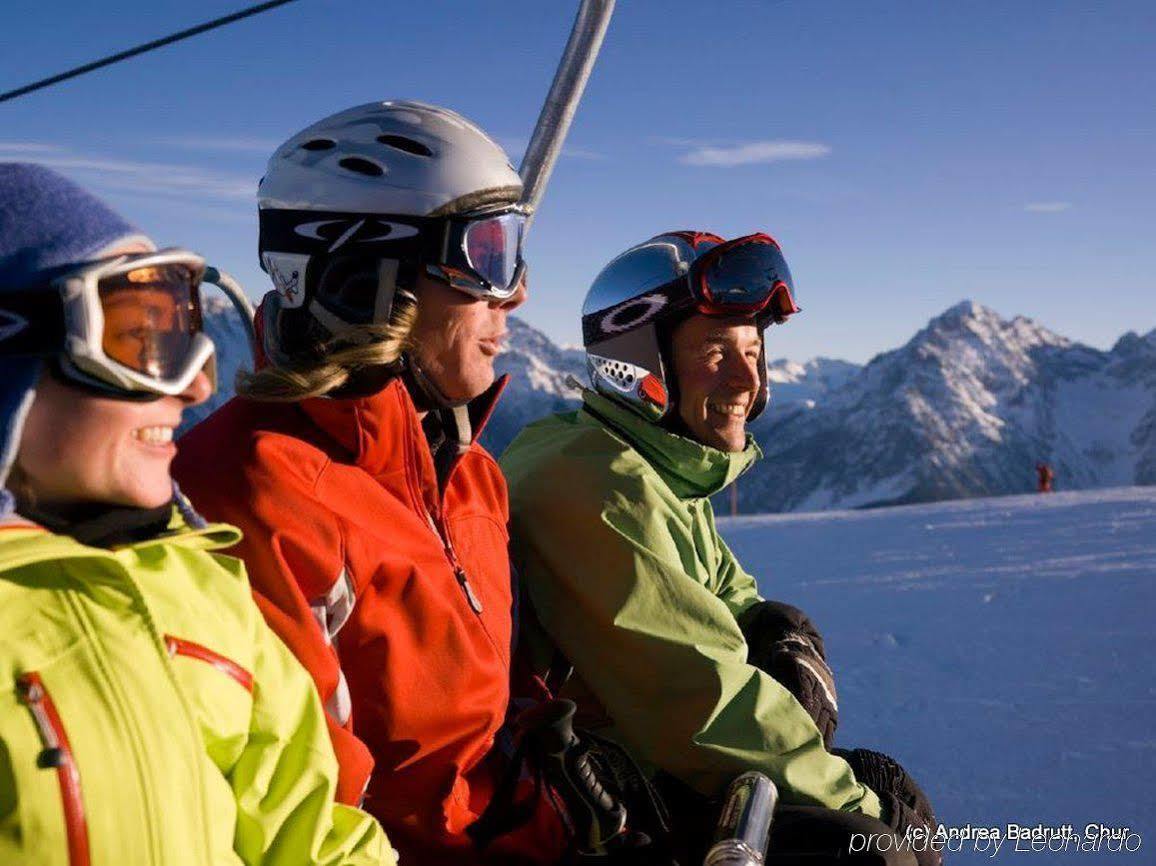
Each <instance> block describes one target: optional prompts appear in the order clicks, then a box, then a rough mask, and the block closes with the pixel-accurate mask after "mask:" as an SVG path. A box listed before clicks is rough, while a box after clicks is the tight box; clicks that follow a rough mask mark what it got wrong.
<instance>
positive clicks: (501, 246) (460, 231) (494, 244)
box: [426, 210, 526, 301]
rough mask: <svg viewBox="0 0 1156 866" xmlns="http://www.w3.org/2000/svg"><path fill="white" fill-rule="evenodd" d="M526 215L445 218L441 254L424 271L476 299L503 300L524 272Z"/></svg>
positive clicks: (511, 293)
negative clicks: (523, 255)
mask: <svg viewBox="0 0 1156 866" xmlns="http://www.w3.org/2000/svg"><path fill="white" fill-rule="evenodd" d="M525 232H526V214H525V213H523V212H522V211H520V210H509V211H505V212H503V213H498V214H491V215H483V216H474V217H466V218H457V217H451V218H449V220H448V221H447V226H446V231H445V235H444V240H443V244H442V250H441V256H440V257H439V260H438V262H437V263H436V264H427V265H426V273H428V274H430V275H431V276H434V277H438V278H440V279H442V280H444V281H445V282H447V283H448V284H449V285H450V286H451V287H453V288H455V289H457V290H458V291H462V292H465V293H466V294H468V295H471V296H472V297H474V298H478V299H480V300H496V301H505V300H508V299H509V298H512V297H513V296H514V295H515V294H516V293H517V291H518V289H519V287H520V285H521V283H522V278H523V276H524V274H525V270H526V263H525V261H524V260H523V259H522V238H523V236H524V235H525Z"/></svg>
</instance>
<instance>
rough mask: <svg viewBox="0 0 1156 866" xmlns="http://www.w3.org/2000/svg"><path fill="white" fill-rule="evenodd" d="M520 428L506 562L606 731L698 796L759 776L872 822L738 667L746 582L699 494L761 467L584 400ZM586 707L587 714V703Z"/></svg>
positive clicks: (509, 470)
mask: <svg viewBox="0 0 1156 866" xmlns="http://www.w3.org/2000/svg"><path fill="white" fill-rule="evenodd" d="M584 399H585V405H584V406H583V408H582V409H581V410H579V411H578V412H571V413H567V414H563V415H555V416H553V417H550V418H546V419H543V420H542V421H539V422H536V423H534V424H531V425H529V426H528V427H526V428H525V429H524V430H523V431H522V433H521V434H520V435H519V436H518V438H517V439H515V440H514V442H513V443H512V444H511V445H510V447H509V449H508V450H507V451H506V453H505V454H504V455H503V456H502V459H501V465H502V470H503V471H504V472H505V473H506V478H507V480H508V482H509V485H510V514H511V533H510V534H511V538H512V544H513V553H514V562H515V565H516V566H518V568H519V570H520V573H521V577H522V582H523V585H524V586H525V587H526V588H527V590H528V592H529V596H530V600H531V601H532V602H533V605H534V609H535V612H536V614H537V617H538V619H539V621H540V622H541V624H542V626H543V628H544V629H545V631H546V632H547V633H548V634H549V636H550V638H551V639H552V640H553V641H554V643H555V644H556V645H557V647H558V648H559V649H560V650H561V651H562V653H563V654H564V655H565V656H566V658H567V659H568V660H569V661H570V663H571V664H573V666H574V674H575V680H576V684H571V694H568V695H567V694H565V693H564V696H568V697H574V698H575V699H577V700H578V701H579V704H580V706H581V705H582V704H583V703H584V700H583V698H584V697H585V698H586V700H585V703H588V704H589V703H594V702H597V704H598V705H600V706H597V708H596V709H595V713H599V712H602V711H604V712H605V713H606V716H607V718H606V719H605V721H606V722H607V723H608V724H609V725H610V727H609V730H607V731H605V732H604V733H606V734H607V735H608V736H610V737H611V738H613V739H616V740H618V741H619V742H621V743H622V744H623V745H625V746H627V747H628V748H629V749H630V750H631V751H632V752H633V754H634V755H635V756H636V757H637V758H639V759H640V760H641V761H642V762H643V763H644V764H647V765H649V766H650V767H652V768H659V769H663V770H666V771H667V772H668V773H671V774H673V775H674V776H677V777H678V778H680V779H682V781H684V782H686V783H687V784H689V785H692V786H694V787H695V788H697V789H698V790H700V791H701V792H703V793H705V794H717V793H720V792H721V790H722V789H723V788H724V787H725V786H726V785H727V784H728V783H729V782H730V780H731V779H733V778H734V777H735V776H737V775H738V774H739V773H741V772H743V771H746V770H760V771H762V772H764V773H766V774H767V775H768V776H770V778H771V779H772V780H773V781H774V782H775V784H776V785H778V787H779V791H780V793H781V794H782V797H783V800H784V801H785V802H789V803H800V804H806V805H817V806H825V807H827V808H831V809H844V810H850V811H862V812H864V813H866V814H868V815H870V816H872V817H878V816H879V809H880V806H879V798H878V797H876V795H875V794H874V793H873V792H872V791H871V790H870V789H868V788H867V787H866V786H864V785H862V784H861V783H859V782H858V781H857V780H856V779H855V776H854V775H853V773H852V772H851V768H850V767H848V765H847V763H846V762H845V761H843V760H842V759H841V758H837V757H834V756H832V755H830V754H828V753H827V751H826V750H825V749H824V748H823V740H822V737H821V735H820V734H819V731H818V729H817V728H816V727H815V723H814V722H813V721H812V720H811V717H810V716H809V715H808V714H807V712H806V710H804V709H803V707H802V706H801V705H800V704H799V702H798V701H796V700H795V698H794V696H792V695H791V693H790V692H789V691H787V689H785V688H784V687H783V686H781V685H780V684H779V683H778V682H776V681H775V680H774V679H772V678H771V677H770V676H768V675H767V674H765V673H763V672H762V671H761V670H759V669H758V668H756V667H753V666H752V665H749V664H747V646H746V642H745V641H744V639H743V635H742V632H741V631H740V629H739V625H738V622H737V621H736V617H737V616H738V615H739V614H740V613H742V611H744V610H746V609H747V608H748V607H749V606H750V605H752V604H754V603H756V602H757V601H759V593H758V588H757V586H756V584H755V581H754V578H752V577H751V575H749V574H747V573H746V572H745V571H744V570H743V569H742V567H741V566H740V565H739V564H738V562H737V561H736V560H735V558H734V555H733V554H732V553H731V551H730V549H729V548H728V547H727V545H726V543H725V542H724V541H723V539H722V538H721V537H720V536H719V534H718V531H717V530H716V528H715V523H714V513H713V511H712V510H711V504H710V500H709V499H708V497H709V496H711V495H712V494H714V493H716V492H718V491H719V490H722V489H723V488H724V487H726V485H728V484H730V483H731V482H732V481H734V479H735V478H736V477H738V475H739V474H741V473H742V472H743V471H744V470H745V469H746V468H747V467H748V466H749V465H750V464H751V463H752V462H753V461H754V460H755V459H756V458H757V457H758V448H757V446H756V445H755V444H754V443H753V441H751V440H748V445H747V448H746V450H745V451H743V452H741V453H737V454H730V453H725V452H722V451H719V450H717V449H714V448H709V447H707V446H705V445H700V444H699V443H697V442H695V441H693V440H691V439H688V438H685V437H682V436H676V435H674V434H672V433H668V432H667V431H665V430H663V429H662V428H660V427H657V426H655V425H654V424H650V423H648V422H646V421H643V420H642V419H641V418H639V417H638V416H637V415H635V414H634V413H633V412H631V411H629V410H628V409H625V408H624V407H622V406H620V405H618V404H617V403H614V402H612V401H610V400H608V399H606V398H605V397H602V396H601V395H599V394H596V393H594V392H590V391H587V392H586V393H585V394H584ZM584 709H585V708H584Z"/></svg>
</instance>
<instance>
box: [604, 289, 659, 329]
mask: <svg viewBox="0 0 1156 866" xmlns="http://www.w3.org/2000/svg"><path fill="white" fill-rule="evenodd" d="M665 306H666V297H665V296H663V295H657V294H656V295H643V296H642V297H641V298H634V299H633V300H630V301H627V302H626V303H625V304H620V305H619V306H617V307H615V308H614V309H613V310H611V311H610V312H608V313H607V314H606V315H605V316H603V317H602V321H601V322H599V327H600V328H602V332H603V333H605V334H620V333H622V332H623V331H629V330H630V329H631V328H637V327H638V326H639V325H642V324H644V323H646V322H649V321H650V320H651V319H653V318H654V317H655V316H656V315H658V312H659V310H661V309H662V308H663V307H665Z"/></svg>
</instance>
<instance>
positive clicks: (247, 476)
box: [173, 380, 563, 866]
mask: <svg viewBox="0 0 1156 866" xmlns="http://www.w3.org/2000/svg"><path fill="white" fill-rule="evenodd" d="M497 390H500V388H498V389H495V392H496V391H497ZM494 399H496V394H495V395H493V396H490V397H489V398H488V400H486V401H481V400H480V401H475V402H479V403H483V404H484V403H488V404H489V405H483V406H482V408H483V409H484V410H485V411H486V412H487V413H488V409H489V406H491V405H492V403H493V400H494ZM483 423H484V419H483ZM477 426H478V427H480V426H481V424H478V425H477ZM475 438H476V437H475ZM173 470H174V475H175V477H176V478H177V479H178V481H179V482H180V484H181V487H182V489H183V490H184V491H185V492H186V493H187V494H188V495H189V496H190V497H191V498H192V499H193V501H194V502H195V503H196V504H197V507H198V508H199V509H200V510H201V511H203V512H204V513H205V514H206V515H207V516H209V517H211V518H213V519H219V520H226V521H228V522H230V523H233V524H235V525H236V526H239V527H240V528H241V529H242V531H243V532H244V533H245V540H244V541H243V542H241V544H240V545H239V546H238V547H237V548H236V549H235V552H236V553H237V554H238V555H240V556H241V557H242V558H243V559H244V560H245V562H246V564H247V565H248V569H249V574H250V577H251V580H252V583H253V588H254V590H255V592H256V594H257V601H258V604H259V605H260V607H261V609H262V611H263V612H264V614H265V616H266V618H267V619H268V621H269V623H270V625H272V627H273V629H274V630H275V631H276V632H277V633H278V634H279V635H280V636H281V638H282V639H283V640H284V641H285V642H286V643H287V644H288V645H289V647H290V648H291V649H292V650H293V652H294V653H295V654H296V656H297V657H298V658H299V659H300V660H301V662H302V663H303V664H304V665H305V667H306V668H308V670H309V672H310V673H311V674H312V675H313V679H314V681H315V682H316V683H317V688H318V690H319V691H320V693H321V698H322V701H323V702H324V703H325V706H326V710H327V711H328V714H329V716H330V720H329V721H330V732H331V734H332V737H333V744H334V749H335V751H336V752H337V757H338V760H339V762H340V765H341V773H342V775H341V784H340V788H339V795H340V796H341V797H342V799H344V800H345V801H346V802H356V801H357V799H358V797H359V796H360V794H361V791H362V790H363V788H364V786H365V783H366V780H367V779H368V789H367V790H366V798H365V802H364V808H365V809H366V810H367V811H369V812H370V813H372V814H373V815H374V816H376V817H377V818H378V819H379V820H380V821H381V823H382V825H383V826H384V827H385V829H386V832H387V833H388V834H389V838H390V840H391V841H392V842H393V844H394V845H395V846H396V847H397V848H398V850H399V851H400V853H401V855H402V862H403V863H404V862H409V863H416V864H420V866H429V864H435V863H443V862H445V863H451V862H452V863H455V864H468V863H471V862H481V858H479V857H477V856H476V855H474V853H473V849H472V846H471V843H470V842H469V840H468V838H467V837H466V836H465V835H464V831H465V829H466V827H467V826H469V825H470V824H471V823H472V822H473V821H474V820H475V819H476V818H477V817H478V815H479V814H480V813H481V811H482V810H483V809H484V808H485V806H486V804H487V803H488V802H489V799H490V797H491V795H492V792H493V789H494V786H495V784H496V781H497V776H498V774H499V772H500V769H499V767H498V766H497V764H498V763H500V762H498V761H495V760H493V756H492V755H491V756H490V758H489V759H487V755H488V754H489V753H490V752H491V749H492V748H493V747H494V741H495V735H496V733H497V731H498V729H499V728H500V727H501V726H502V724H503V722H504V720H505V716H506V711H507V705H508V703H509V700H510V661H511V660H510V648H511V627H512V624H511V610H512V603H513V598H512V590H511V580H510V568H509V560H508V557H507V549H506V548H507V541H508V536H507V530H506V523H507V517H508V513H507V498H506V483H505V480H504V479H503V477H502V474H501V471H500V470H499V469H498V466H497V463H495V461H494V459H493V458H492V457H491V456H490V455H489V454H488V453H487V452H486V451H485V450H484V449H483V448H482V447H481V446H479V445H478V444H476V441H475V442H473V443H471V444H470V445H469V447H468V449H465V451H464V453H462V454H460V455H459V456H458V457H457V458H456V461H455V463H454V465H453V466H452V468H451V469H450V470H449V473H448V476H447V477H446V479H445V482H444V489H441V490H439V484H438V479H437V474H436V472H435V469H434V460H433V456H432V454H431V452H430V447H429V444H428V442H427V440H426V436H425V435H424V433H423V430H422V426H421V424H420V422H419V420H418V416H417V413H416V410H415V408H414V405H413V401H412V400H411V399H410V396H409V393H408V392H407V391H406V389H405V387H404V386H403V385H402V383H401V382H400V381H399V380H394V381H392V382H391V383H390V384H389V385H387V386H386V387H385V388H384V389H383V390H382V391H380V392H379V393H377V394H374V395H373V396H370V397H364V398H356V399H328V398H315V399H309V400H304V401H302V402H300V403H295V404H278V403H259V402H253V401H249V400H244V399H234V400H232V401H230V402H229V403H227V404H226V405H225V406H223V407H222V408H221V409H220V410H219V411H218V412H216V413H215V414H214V415H212V416H211V417H209V418H208V419H206V420H205V421H204V422H202V423H201V424H200V425H198V426H197V427H195V428H194V429H193V430H191V431H189V433H188V434H186V435H185V436H184V437H183V438H182V439H181V442H180V453H179V456H178V458H177V460H176V462H175V463H174V467H173ZM346 684H348V691H346ZM371 756H372V758H371ZM371 768H372V769H373V772H372V776H371V775H370V770H371ZM540 806H541V808H539V809H538V814H537V816H536V820H535V821H533V822H532V823H531V825H529V826H527V827H525V828H523V829H522V830H521V831H518V832H517V833H515V834H513V836H511V837H506V838H504V839H502V840H499V842H498V843H495V846H494V849H493V855H494V856H493V857H492V858H491V859H494V860H496V861H497V862H527V863H551V862H557V860H558V859H560V857H561V853H562V850H563V841H562V830H561V824H560V822H559V821H558V819H557V817H556V815H554V813H553V811H552V810H551V809H550V807H549V806H547V805H546V804H545V801H543V802H542V803H541V804H540Z"/></svg>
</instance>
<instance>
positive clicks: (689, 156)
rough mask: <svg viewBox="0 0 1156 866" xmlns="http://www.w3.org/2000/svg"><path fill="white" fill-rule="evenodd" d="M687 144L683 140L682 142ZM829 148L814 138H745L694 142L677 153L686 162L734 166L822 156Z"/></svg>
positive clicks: (714, 165)
mask: <svg viewBox="0 0 1156 866" xmlns="http://www.w3.org/2000/svg"><path fill="white" fill-rule="evenodd" d="M683 146H686V143H683ZM830 152H831V148H830V147H829V146H828V145H826V144H820V143H819V142H815V141H782V140H778V139H776V140H767V141H748V142H745V143H743V144H735V145H697V146H694V147H693V149H691V150H690V151H688V152H686V153H684V154H683V155H682V156H680V157H679V159H678V161H679V162H681V163H684V164H685V165H700V166H712V167H716V168H733V167H734V166H737V165H758V164H764V163H771V162H783V161H784V160H788V159H821V158H823V157H824V156H827V155H828V154H829V153H830Z"/></svg>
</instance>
